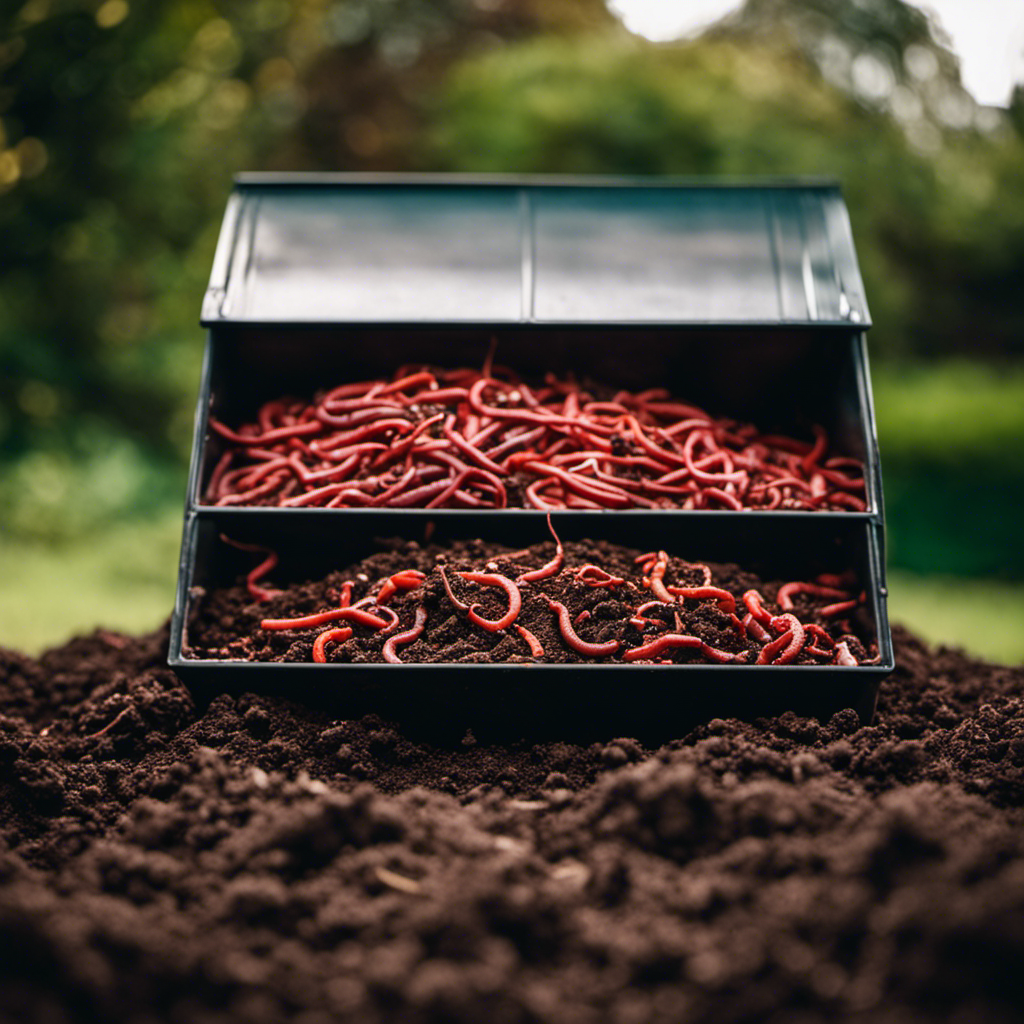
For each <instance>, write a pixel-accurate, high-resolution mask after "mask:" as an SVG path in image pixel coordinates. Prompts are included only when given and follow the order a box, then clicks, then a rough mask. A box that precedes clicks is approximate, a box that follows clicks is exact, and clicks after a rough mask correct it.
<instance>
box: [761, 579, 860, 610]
mask: <svg viewBox="0 0 1024 1024" xmlns="http://www.w3.org/2000/svg"><path fill="white" fill-rule="evenodd" d="M794 594H810V595H811V597H839V598H847V597H849V596H850V595H849V593H848V592H847V591H845V590H837V589H836V588H835V587H824V586H820V585H818V584H816V583H786V584H785V585H784V586H781V587H779V592H778V594H776V595H775V600H776V601H777V602H778V605H779V607H780V608H781V609H782V610H783V611H784V612H788V611H791V610H792V608H793V595H794Z"/></svg>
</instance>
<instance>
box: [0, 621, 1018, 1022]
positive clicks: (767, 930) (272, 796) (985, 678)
mask: <svg viewBox="0 0 1024 1024" xmlns="http://www.w3.org/2000/svg"><path fill="white" fill-rule="evenodd" d="M895 643H896V652H897V665H898V667H897V670H896V672H895V674H894V675H893V676H892V677H891V678H890V679H889V680H887V681H886V682H885V683H884V684H883V685H882V689H881V696H880V701H879V712H878V717H877V719H876V720H875V722H874V723H873V724H871V725H869V726H864V725H862V724H861V723H860V722H859V720H858V719H857V716H856V715H855V714H854V713H853V712H852V711H842V712H839V713H838V714H836V715H834V716H833V717H832V718H831V719H830V720H829V721H827V722H824V723H821V722H818V721H815V720H811V719H803V718H798V717H796V716H795V715H793V714H784V715H782V716H780V717H777V718H772V719H762V720H758V721H755V722H752V723H745V722H741V721H736V720H714V721H711V722H708V723H706V724H705V725H703V726H701V727H700V728H698V729H696V730H695V731H692V732H690V733H688V734H687V735H681V736H679V738H678V739H676V740H674V741H673V742H670V743H668V744H666V745H663V746H661V747H660V748H658V749H650V748H648V747H647V746H645V744H644V740H643V737H638V738H623V737H617V736H615V734H614V731H613V730H609V731H608V732H607V734H603V735H597V734H595V735H593V736H592V737H591V739H590V741H588V742H585V743H581V744H570V743H566V742H547V743H540V744H538V743H531V742H530V741H523V742H518V743H505V744H501V745H498V744H488V743H485V742H482V741H479V740H477V739H476V738H474V736H473V734H472V733H467V734H465V735H464V736H462V737H461V738H460V739H459V740H458V741H456V742H453V743H440V742H437V743H429V742H426V741H423V740H420V739H415V738H412V737H411V736H410V735H409V734H408V733H407V732H404V731H402V730H401V729H400V728H398V727H396V726H395V725H394V724H392V723H389V722H388V721H386V720H384V719H383V718H377V717H368V718H363V719H360V720H351V721H345V720H339V719H337V718H336V717H332V716H331V714H330V713H329V712H326V711H323V710H320V711H316V710H313V709H310V708H308V707H304V706H302V705H299V704H290V703H288V702H285V701H282V700H277V699H271V698H269V697H266V696H257V695H247V696H243V697H241V698H229V697H224V696H221V697H217V698H216V699H214V700H212V702H210V703H207V704H205V705H197V703H196V702H195V701H194V699H193V697H192V696H191V695H190V693H189V692H188V690H186V688H185V687H184V686H183V685H182V684H181V683H180V682H179V681H178V680H177V678H176V677H175V676H174V675H173V674H172V673H171V672H169V671H168V669H167V667H166V647H167V635H166V632H160V633H157V634H154V635H151V636H144V637H126V636H120V635H117V634H111V633H104V632H100V633H96V634H94V635H92V636H90V637H87V638H84V639H79V640H75V641H73V642H72V643H70V644H68V645H67V646H65V647H62V648H60V649H57V650H54V651H51V652H49V653H48V654H46V655H44V656H43V657H42V658H41V659H39V660H34V659H31V658H27V657H23V656H21V655H19V654H16V653H13V652H0V949H2V951H3V952H2V955H0V1019H2V1020H4V1021H18V1022H23V1024H32V1022H39V1024H42V1022H47V1024H63V1022H79V1021H82V1022H85V1021H96V1020H102V1021H106V1022H122V1021H124V1022H129V1021H130V1022H138V1024H143V1022H145V1024H153V1022H158V1021H172V1022H182V1024H185V1022H188V1024H213V1022H225V1024H226V1022H229V1021H238V1022H242V1021H244V1022H247V1024H259V1022H279V1021H294V1022H301V1024H327V1022H330V1021H345V1022H348V1021H351V1022H359V1024H373V1022H378V1021H381V1022H384V1021H387V1022H399V1021H401V1022H424V1024H425V1022H441V1021H445V1022H466V1024H470V1022H472V1024H481V1022H489V1024H505V1022H509V1024H512V1022H515V1024H525V1022H552V1024H553V1022H560V1024H561V1022H564V1024H597V1022H602V1024H603V1022H613V1024H657V1022H681V1021H694V1022H713V1021H715V1022H717V1021H728V1022H740V1021H752V1020H769V1021H777V1022H781V1021H786V1022H802V1024H810V1022H818V1021H832V1020H836V1019H856V1020H857V1021H872V1022H895V1021H901V1022H902V1021H914V1022H924V1021H939V1020H941V1021H962V1022H988V1021H992V1022H1009V1021H1016V1020H1020V1019H1021V1013H1022V1011H1024V972H1022V971H1021V970H1020V964H1021V962H1022V960H1024V832H1022V829H1021V825H1022V816H1024V810H1022V808H1024V670H1010V669H1005V668H997V667H993V666H989V665H984V664H981V663H978V662H976V661H973V660H971V659H969V658H967V657H965V656H964V655H963V654H961V653H958V652H956V651H951V650H947V649H939V650H931V649H928V648H926V647H925V646H924V645H922V644H921V643H920V642H918V641H917V640H916V639H915V638H913V637H912V636H909V635H908V634H906V633H905V632H901V631H899V630H897V631H896V634H895Z"/></svg>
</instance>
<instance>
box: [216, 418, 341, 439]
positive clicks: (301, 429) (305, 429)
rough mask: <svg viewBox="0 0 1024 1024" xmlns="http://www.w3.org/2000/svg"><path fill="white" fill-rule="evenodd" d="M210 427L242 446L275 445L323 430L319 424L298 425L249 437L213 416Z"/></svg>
mask: <svg viewBox="0 0 1024 1024" xmlns="http://www.w3.org/2000/svg"><path fill="white" fill-rule="evenodd" d="M210 427H211V428H212V429H213V430H214V432H215V433H218V434H220V436H221V437H223V438H224V439H225V440H227V441H230V442H231V443H232V444H238V445H242V446H248V445H263V444H273V443H274V442H275V441H283V440H284V439H285V438H289V437H300V436H301V437H305V436H307V435H310V434H319V433H320V431H321V429H322V428H321V426H320V424H319V423H313V422H310V423H296V424H295V425H294V426H291V427H279V428H278V429H276V430H268V431H267V432H266V433H264V434H256V435H253V436H252V437H247V436H246V435H244V434H238V433H236V432H235V431H234V430H232V429H231V428H230V427H226V426H225V425H224V424H223V423H221V422H220V420H218V419H215V418H214V417H213V416H211V417H210Z"/></svg>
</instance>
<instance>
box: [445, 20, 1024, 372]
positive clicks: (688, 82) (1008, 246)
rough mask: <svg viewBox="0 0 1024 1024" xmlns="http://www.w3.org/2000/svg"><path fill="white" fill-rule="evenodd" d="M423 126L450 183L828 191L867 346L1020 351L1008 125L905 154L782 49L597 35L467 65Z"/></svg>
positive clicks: (1019, 207)
mask: <svg viewBox="0 0 1024 1024" xmlns="http://www.w3.org/2000/svg"><path fill="white" fill-rule="evenodd" d="M433 121H434V126H435V127H434V130H433V133H432V136H431V143H432V149H431V159H432V160H433V161H435V162H437V163H439V164H441V165H442V166H444V167H447V168H450V169H453V170H466V171H468V170H500V169H514V170H518V171H547V172H551V171H554V172H566V173H590V172H597V171H600V172H605V173H627V174H684V175H685V174H719V175H766V174H767V175H796V174H816V175H826V176H829V177H835V178H838V179H839V181H840V182H841V184H842V187H843V191H844V194H845V196H846V199H847V203H848V205H849V207H850V211H851V217H852V220H853V225H854V233H855V236H856V240H857V244H858V251H859V254H860V258H861V265H862V269H863V272H864V277H865V282H866V286H867V291H868V296H869V300H870V304H871V308H872V313H873V316H874V320H875V323H876V325H877V326H876V329H875V332H874V334H873V337H874V338H875V339H876V351H878V352H880V353H882V354H883V355H884V356H888V355H894V354H904V355H905V354H908V353H917V354H934V353H943V352H946V353H949V352H962V353H971V354H991V353H996V352H1021V351H1022V348H1021V338H1022V336H1024V294H1022V292H1021V289H1020V288H1019V277H1020V270H1021V268H1022V266H1024V141H1022V139H1021V137H1020V136H1019V135H1018V134H1017V133H1016V132H1015V131H1013V130H1012V128H1011V126H1010V121H1009V119H1004V120H1003V121H1000V122H999V124H998V125H997V126H996V127H995V128H994V129H993V130H992V131H991V132H988V133H986V132H982V131H979V130H976V129H974V128H967V129H963V130H953V129H951V128H945V129H943V130H942V131H940V129H939V128H938V127H936V126H935V124H933V123H932V122H930V121H922V122H921V123H920V124H918V125H916V127H917V128H918V129H920V132H918V134H919V135H920V134H921V133H924V135H923V136H922V138H919V139H918V140H917V141H916V142H915V141H914V140H915V135H914V132H912V131H910V129H909V128H907V129H905V128H904V127H903V126H901V124H900V123H899V122H898V121H897V120H896V119H895V118H894V117H893V116H892V115H891V114H890V113H889V112H887V111H886V110H884V109H882V108H881V107H879V106H878V105H872V104H867V103H864V102H862V101H861V100H860V99H859V98H858V97H857V96H855V95H851V94H849V93H847V92H844V91H843V90H841V89H839V88H838V87H837V86H835V85H833V84H830V83H829V82H828V81H827V80H826V79H825V77H824V76H823V75H822V73H821V72H820V70H819V69H818V68H817V66H816V65H815V64H813V63H812V62H811V61H809V60H808V59H807V57H805V55H804V54H803V52H802V51H801V50H800V49H798V48H795V47H794V46H793V45H791V43H790V42H789V41H788V39H787V38H786V37H785V36H780V37H779V38H775V37H761V36H759V37H757V38H756V39H751V38H749V37H746V36H743V35H741V34H739V35H738V34H717V35H715V36H713V37H710V38H702V39H699V40H696V41H693V42H686V43H680V44H673V45H663V46H652V45H649V44H645V43H643V42H641V41H639V40H636V39H630V38H624V37H622V36H621V35H618V34H605V35H603V36H596V37H595V36H591V37H587V38H569V39H537V40H532V41H530V42H527V43H523V44H519V45H517V46H510V47H506V48H504V49H502V50H499V51H495V52H493V53H491V54H488V55H486V56H483V57H480V58H478V59H475V60H470V61H467V62H465V63H464V64H462V65H461V66H460V67H459V68H458V69H457V70H456V72H455V73H454V74H453V75H452V76H451V77H450V79H449V81H448V83H447V85H446V87H445V89H444V90H443V92H442V94H441V96H440V98H439V101H438V106H437V109H436V110H435V112H434V118H433ZM925 129H927V132H925ZM925 143H927V144H925ZM933 144H934V146H933Z"/></svg>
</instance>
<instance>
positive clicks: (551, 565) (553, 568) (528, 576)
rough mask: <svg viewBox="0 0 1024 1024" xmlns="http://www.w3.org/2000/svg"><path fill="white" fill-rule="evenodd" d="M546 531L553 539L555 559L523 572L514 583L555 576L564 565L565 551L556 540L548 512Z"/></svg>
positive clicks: (530, 581) (533, 581)
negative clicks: (549, 532) (547, 530)
mask: <svg viewBox="0 0 1024 1024" xmlns="http://www.w3.org/2000/svg"><path fill="white" fill-rule="evenodd" d="M548 529H549V530H550V531H551V536H552V537H554V538H555V557H554V558H552V559H551V561H550V562H546V563H545V564H544V565H542V566H541V567H540V568H539V569H531V570H530V571H529V572H524V573H522V574H521V575H520V576H517V577H516V583H536V582H537V580H545V579H547V578H548V577H549V576H554V575H556V574H557V573H558V572H559V570H560V569H561V568H562V565H563V564H564V563H565V550H564V549H563V547H562V542H561V541H560V540H559V539H558V534H557V533H555V527H554V525H553V524H552V522H551V513H550V512H549V513H548Z"/></svg>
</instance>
